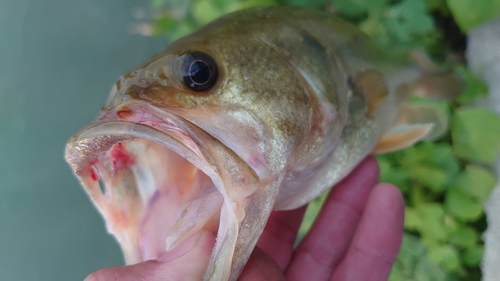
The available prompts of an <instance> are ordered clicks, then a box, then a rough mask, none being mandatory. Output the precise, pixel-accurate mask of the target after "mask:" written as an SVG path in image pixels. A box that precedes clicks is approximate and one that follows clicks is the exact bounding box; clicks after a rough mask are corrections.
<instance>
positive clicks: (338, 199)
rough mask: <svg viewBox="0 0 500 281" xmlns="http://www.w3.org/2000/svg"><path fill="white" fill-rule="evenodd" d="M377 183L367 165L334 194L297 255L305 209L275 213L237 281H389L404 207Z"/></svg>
mask: <svg viewBox="0 0 500 281" xmlns="http://www.w3.org/2000/svg"><path fill="white" fill-rule="evenodd" d="M377 182H378V168H377V164H376V161H375V160H374V159H373V158H371V159H367V160H365V161H364V162H363V163H362V164H360V166H359V167H358V168H356V170H355V171H353V173H351V175H349V176H348V177H347V178H346V179H345V180H344V181H342V182H341V183H339V184H338V185H337V187H336V188H335V189H334V190H333V191H332V193H331V194H330V195H329V197H328V199H327V200H326V201H325V205H324V207H323V209H322V211H321V213H320V214H319V216H318V218H317V219H316V222H315V223H314V225H313V227H312V228H311V230H310V231H309V233H308V234H307V235H306V236H305V237H304V239H303V240H302V241H301V243H300V244H299V245H298V247H297V248H296V249H294V248H293V245H294V241H295V238H296V235H297V231H298V229H299V226H300V223H301V221H302V217H303V215H304V212H305V207H302V208H300V209H297V210H292V211H277V212H274V213H273V214H272V215H271V217H270V219H269V222H268V224H267V226H266V229H265V230H264V233H263V234H262V236H261V238H260V240H259V242H258V243H257V246H258V248H256V250H255V251H254V253H253V254H252V257H251V258H250V260H249V262H248V264H247V266H246V267H245V269H244V271H243V273H242V275H241V277H240V279H239V280H240V281H249V280H285V276H286V280H318V281H320V280H373V281H377V280H387V277H388V275H389V273H390V271H391V268H392V264H393V262H394V260H395V258H396V255H397V252H398V249H399V245H400V244H401V237H402V232H403V206H404V204H403V199H402V197H401V193H400V192H399V191H398V190H397V189H396V188H395V187H394V186H392V185H389V184H377ZM271 258H272V259H271ZM273 260H274V261H275V262H273Z"/></svg>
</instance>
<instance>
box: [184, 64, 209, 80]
mask: <svg viewBox="0 0 500 281" xmlns="http://www.w3.org/2000/svg"><path fill="white" fill-rule="evenodd" d="M189 76H190V77H191V80H192V81H193V83H195V84H198V85H203V84H206V83H207V82H208V81H209V80H210V76H211V71H210V67H208V65H207V64H206V63H205V62H202V61H199V60H198V61H194V62H193V63H192V64H191V67H190V68H189Z"/></svg>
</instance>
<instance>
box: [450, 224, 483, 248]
mask: <svg viewBox="0 0 500 281" xmlns="http://www.w3.org/2000/svg"><path fill="white" fill-rule="evenodd" d="M478 239H479V234H478V233H477V231H476V230H475V229H474V228H472V227H469V226H464V227H460V228H459V229H458V231H457V232H455V233H454V234H452V235H451V236H450V243H451V244H453V245H456V246H459V247H462V248H467V247H470V246H472V245H474V244H475V243H476V242H477V240H478Z"/></svg>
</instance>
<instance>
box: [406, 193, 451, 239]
mask: <svg viewBox="0 0 500 281" xmlns="http://www.w3.org/2000/svg"><path fill="white" fill-rule="evenodd" d="M405 214H406V215H407V218H406V220H405V227H407V228H408V229H415V230H418V231H419V232H420V234H421V235H422V237H425V239H426V241H427V242H428V244H435V242H433V241H442V240H445V239H446V236H447V229H446V227H445V225H444V217H445V212H444V210H443V206H442V205H440V204H437V203H420V204H419V205H417V206H416V207H415V208H413V209H412V208H406V209H405Z"/></svg>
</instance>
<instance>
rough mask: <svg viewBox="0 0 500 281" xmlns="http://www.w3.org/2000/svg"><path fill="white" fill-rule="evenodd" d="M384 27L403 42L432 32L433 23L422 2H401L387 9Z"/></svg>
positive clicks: (412, 0) (415, 0) (419, 0)
mask: <svg viewBox="0 0 500 281" xmlns="http://www.w3.org/2000/svg"><path fill="white" fill-rule="evenodd" d="M386 27H387V30H388V31H389V32H390V33H392V34H393V35H395V36H396V38H398V39H399V40H400V41H403V42H404V41H410V40H411V39H412V36H414V35H419V34H424V33H427V32H430V31H432V29H433V27H434V23H433V21H432V18H431V17H430V15H429V14H428V13H427V9H426V4H425V1H424V0H403V1H401V2H400V3H398V4H396V5H393V6H392V7H391V8H390V9H389V11H388V14H387V18H386Z"/></svg>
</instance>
